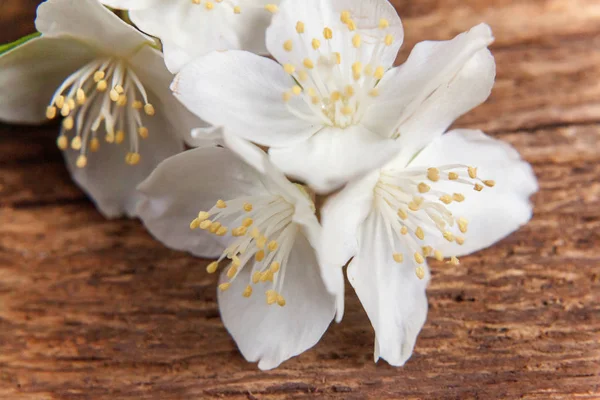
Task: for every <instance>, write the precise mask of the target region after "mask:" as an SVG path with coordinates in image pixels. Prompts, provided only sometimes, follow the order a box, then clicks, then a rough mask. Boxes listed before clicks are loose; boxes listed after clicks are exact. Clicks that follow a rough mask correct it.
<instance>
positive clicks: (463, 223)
mask: <svg viewBox="0 0 600 400" xmlns="http://www.w3.org/2000/svg"><path fill="white" fill-rule="evenodd" d="M457 222H458V229H460V231H461V232H462V233H467V230H468V228H469V221H467V219H466V218H465V217H460V218H459V219H458V221H457Z"/></svg>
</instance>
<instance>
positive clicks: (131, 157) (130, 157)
mask: <svg viewBox="0 0 600 400" xmlns="http://www.w3.org/2000/svg"><path fill="white" fill-rule="evenodd" d="M140 159H141V156H140V153H127V155H126V156H125V162H126V163H127V164H129V165H137V164H139V162H140Z"/></svg>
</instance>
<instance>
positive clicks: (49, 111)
mask: <svg viewBox="0 0 600 400" xmlns="http://www.w3.org/2000/svg"><path fill="white" fill-rule="evenodd" d="M46 118H48V119H54V118H56V107H54V106H48V107H47V108H46Z"/></svg>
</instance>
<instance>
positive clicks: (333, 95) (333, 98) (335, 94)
mask: <svg viewBox="0 0 600 400" xmlns="http://www.w3.org/2000/svg"><path fill="white" fill-rule="evenodd" d="M329 98H330V99H331V101H333V102H334V103H335V102H336V101H338V100H340V99H341V98H342V94H341V93H340V92H338V91H337V90H336V91H334V92H332V93H331V96H330V97H329Z"/></svg>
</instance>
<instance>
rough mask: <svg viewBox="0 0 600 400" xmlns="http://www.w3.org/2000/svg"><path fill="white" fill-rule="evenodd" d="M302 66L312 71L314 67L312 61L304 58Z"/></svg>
mask: <svg viewBox="0 0 600 400" xmlns="http://www.w3.org/2000/svg"><path fill="white" fill-rule="evenodd" d="M303 64H304V66H305V67H306V68H308V69H313V68H314V67H315V64H314V63H313V62H312V60H311V59H310V58H305V59H304V61H303Z"/></svg>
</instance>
